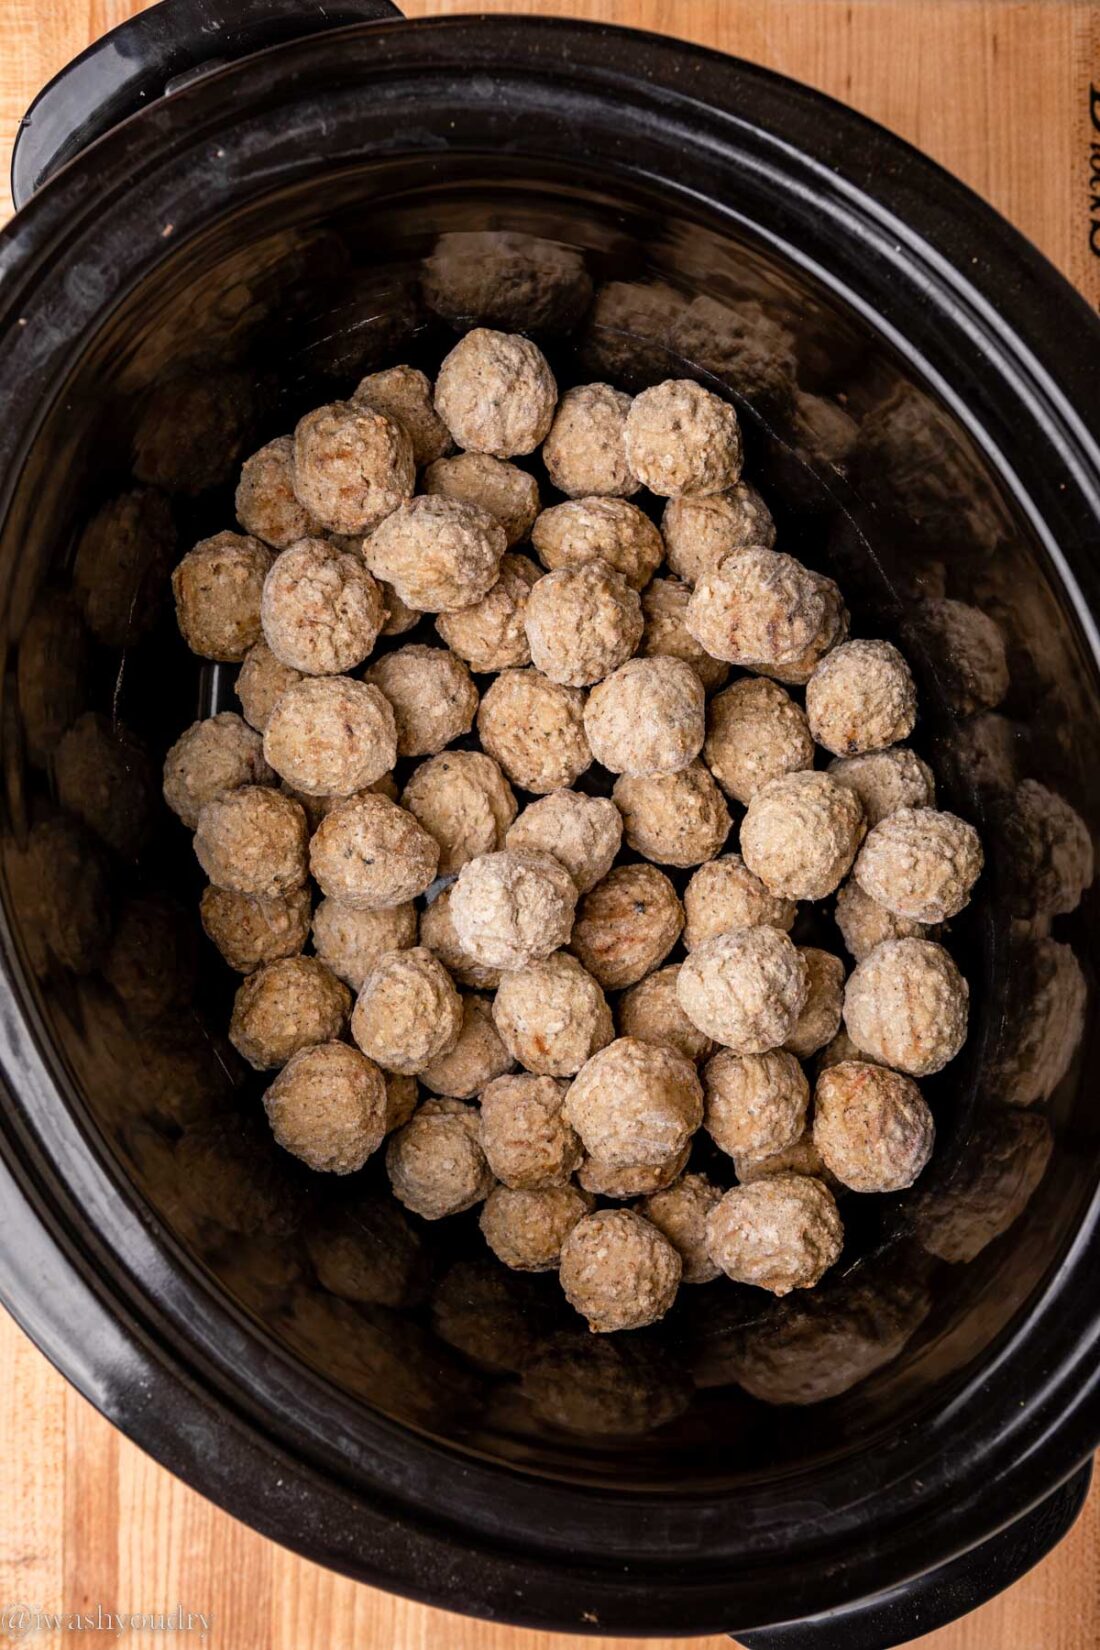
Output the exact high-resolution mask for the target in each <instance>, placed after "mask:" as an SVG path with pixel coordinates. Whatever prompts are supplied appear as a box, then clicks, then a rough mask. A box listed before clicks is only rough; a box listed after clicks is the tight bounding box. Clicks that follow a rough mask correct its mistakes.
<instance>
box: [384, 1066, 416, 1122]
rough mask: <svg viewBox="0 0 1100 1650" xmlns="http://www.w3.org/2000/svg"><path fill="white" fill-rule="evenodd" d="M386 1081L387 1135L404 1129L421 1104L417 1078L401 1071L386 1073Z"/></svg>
mask: <svg viewBox="0 0 1100 1650" xmlns="http://www.w3.org/2000/svg"><path fill="white" fill-rule="evenodd" d="M382 1075H383V1077H384V1078H385V1079H386V1133H387V1134H392V1133H393V1131H394V1129H400V1128H403V1127H404V1125H405V1124H406V1123H407V1122H408V1121H409V1118H410V1117H411V1116H412V1114H413V1112H414V1111H415V1110H416V1108H417V1106H418V1105H419V1104H420V1085H419V1084H418V1082H417V1081H416V1078H415V1077H408V1076H405V1075H404V1074H403V1073H401V1072H399V1071H384V1072H383V1073H382Z"/></svg>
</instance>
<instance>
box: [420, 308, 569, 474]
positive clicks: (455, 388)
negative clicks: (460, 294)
mask: <svg viewBox="0 0 1100 1650" xmlns="http://www.w3.org/2000/svg"><path fill="white" fill-rule="evenodd" d="M557 399H558V386H557V384H556V383H555V382H554V375H553V373H552V372H551V371H550V367H549V364H548V362H547V360H546V357H545V356H544V355H543V353H542V351H541V350H540V349H539V348H538V346H537V345H535V344H532V343H531V341H530V339H528V338H522V337H520V336H519V334H518V333H509V332H494V331H492V330H491V329H490V328H489V327H475V328H474V329H473V331H472V332H467V333H466V334H465V336H464V337H462V338H460V339H459V341H458V343H457V344H456V345H455V347H454V349H453V350H451V352H450V354H449V355H448V356H446V357H445V359H444V361H443V364H442V366H441V367H440V369H439V375H438V377H437V378H436V381H435V410H436V412H437V413H438V414H439V416H440V418H442V420H443V422H444V424H446V426H447V428H448V429H449V430H450V432H451V434H452V435H453V436H454V438H455V440H456V442H457V443H458V445H459V446H460V447H463V448H465V450H466V451H467V452H475V453H490V454H491V455H492V456H493V457H494V458H513V457H515V456H517V455H518V454H523V453H533V452H534V450H535V448H536V447H537V446H538V445H539V443H540V442H542V441H544V440H545V439H546V436H547V435H548V433H549V430H550V426H551V424H552V423H553V419H554V408H555V406H556V405H557Z"/></svg>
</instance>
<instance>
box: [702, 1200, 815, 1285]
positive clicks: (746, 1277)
mask: <svg viewBox="0 0 1100 1650" xmlns="http://www.w3.org/2000/svg"><path fill="white" fill-rule="evenodd" d="M843 1246H844V1227H843V1226H842V1224H841V1220H840V1216H839V1214H838V1213H837V1207H836V1202H835V1200H834V1198H833V1195H832V1193H831V1192H830V1191H829V1190H828V1188H827V1187H826V1186H823V1185H822V1184H821V1182H820V1180H812V1179H810V1177H809V1176H808V1175H795V1174H777V1175H768V1176H767V1177H766V1178H765V1179H763V1180H754V1181H752V1182H751V1183H750V1184H749V1185H748V1186H734V1188H733V1189H732V1191H729V1192H727V1193H726V1195H725V1196H724V1197H723V1199H722V1201H721V1202H720V1203H719V1204H717V1205H716V1207H715V1208H714V1209H712V1210H711V1212H710V1214H709V1215H708V1217H707V1252H708V1254H709V1255H710V1256H711V1258H712V1259H713V1260H714V1262H715V1264H716V1265H717V1266H720V1267H721V1269H722V1271H723V1272H725V1274H726V1276H727V1277H729V1278H732V1279H733V1280H734V1282H735V1283H751V1284H754V1285H755V1286H756V1287H757V1288H758V1289H768V1290H770V1291H771V1293H772V1294H773V1295H789V1294H790V1292H791V1290H792V1289H812V1288H813V1286H814V1284H815V1283H817V1282H819V1280H820V1279H821V1278H822V1277H824V1275H825V1273H826V1272H827V1271H828V1270H829V1267H830V1266H832V1265H833V1263H834V1262H835V1261H836V1260H838V1259H839V1257H840V1251H841V1249H842V1248H843Z"/></svg>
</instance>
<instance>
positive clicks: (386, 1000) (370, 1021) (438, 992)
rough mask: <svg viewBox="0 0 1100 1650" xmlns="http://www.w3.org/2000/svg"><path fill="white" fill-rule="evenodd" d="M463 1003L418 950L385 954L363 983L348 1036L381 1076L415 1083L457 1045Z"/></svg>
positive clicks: (426, 953)
mask: <svg viewBox="0 0 1100 1650" xmlns="http://www.w3.org/2000/svg"><path fill="white" fill-rule="evenodd" d="M461 1030H462V999H461V998H460V997H459V995H458V992H457V991H456V990H455V988H454V986H453V984H452V983H451V978H450V975H449V974H448V973H447V970H446V969H445V968H444V967H443V965H442V964H441V963H440V962H439V961H438V960H437V958H435V957H433V955H432V953H431V952H430V951H426V950H425V949H424V947H423V946H421V945H417V946H413V947H412V948H411V949H410V950H408V951H389V952H387V953H386V955H385V956H383V957H380V958H379V960H378V962H377V963H376V964H375V966H374V967H373V968H372V969H371V972H370V973H369V974H368V975H367V977H366V979H365V980H364V981H363V985H362V989H361V990H360V992H359V996H358V999H357V1000H356V1004H355V1008H354V1010H353V1011H352V1016H351V1034H352V1036H353V1037H354V1038H355V1041H356V1042H357V1043H358V1045H359V1047H360V1048H361V1049H362V1051H363V1053H364V1054H365V1055H367V1056H368V1058H369V1059H371V1060H374V1061H375V1062H376V1063H377V1064H378V1065H380V1066H381V1067H382V1069H383V1070H384V1071H394V1072H398V1073H399V1074H400V1075H401V1076H404V1077H415V1076H416V1074H417V1073H418V1072H421V1071H423V1070H424V1067H425V1066H428V1065H430V1064H431V1062H432V1061H433V1060H435V1059H438V1057H439V1056H440V1055H441V1054H446V1053H447V1052H448V1051H449V1050H450V1049H452V1048H454V1046H455V1044H456V1043H457V1042H458V1038H459V1033H460V1032H461Z"/></svg>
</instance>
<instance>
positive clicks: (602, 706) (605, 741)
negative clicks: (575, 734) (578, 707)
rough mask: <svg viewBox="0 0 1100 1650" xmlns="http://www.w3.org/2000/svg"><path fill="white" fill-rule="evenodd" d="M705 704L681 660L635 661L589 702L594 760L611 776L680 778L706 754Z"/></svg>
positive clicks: (692, 674)
mask: <svg viewBox="0 0 1100 1650" xmlns="http://www.w3.org/2000/svg"><path fill="white" fill-rule="evenodd" d="M705 699H706V695H705V694H704V692H703V684H702V682H701V681H700V680H699V678H698V676H696V674H695V672H694V671H693V670H692V668H691V666H690V665H686V664H685V663H684V661H683V660H682V659H668V658H655V659H630V660H628V661H627V663H626V664H624V665H621V666H620V667H619V669H618V670H616V671H615V672H614V673H613V674H612V675H611V676H608V677H607V678H606V680H605V681H602V682H600V683H599V684H598V685H597V686H596V687H594V688H593V689H592V691H591V693H590V694H589V696H588V703H587V705H586V706H585V709H584V730H585V733H586V734H587V736H588V743H589V745H590V746H591V748H592V754H593V756H594V757H595V758H596V760H597V762H602V763H603V765H604V767H605V768H610V769H611V771H612V773H629V774H635V775H638V776H639V777H644V776H646V775H649V774H661V773H676V772H677V771H678V770H679V769H680V768H686V767H687V765H688V763H689V762H693V761H694V760H695V758H696V757H697V756H698V754H699V752H700V750H701V749H702V746H703V735H704V731H705V721H704V715H705Z"/></svg>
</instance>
